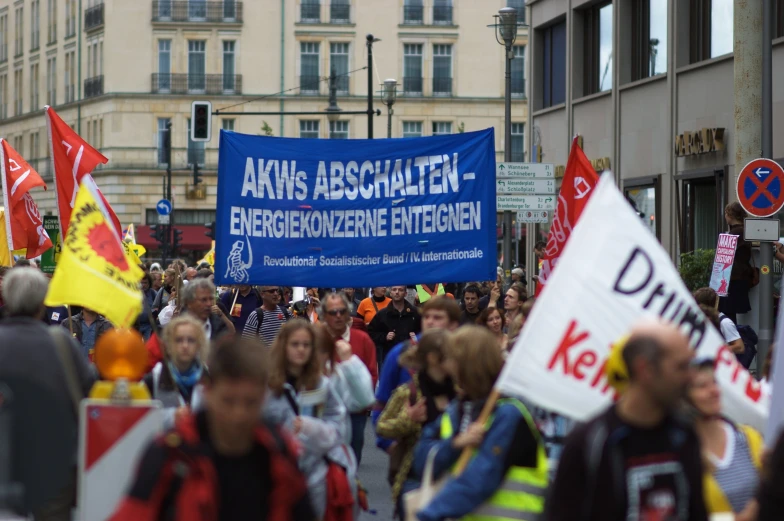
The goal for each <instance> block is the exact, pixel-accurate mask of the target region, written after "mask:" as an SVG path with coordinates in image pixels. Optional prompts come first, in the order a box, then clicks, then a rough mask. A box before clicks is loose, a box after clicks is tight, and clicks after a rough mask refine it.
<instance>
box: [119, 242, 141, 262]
mask: <svg viewBox="0 0 784 521" xmlns="http://www.w3.org/2000/svg"><path fill="white" fill-rule="evenodd" d="M121 244H122V247H123V251H124V252H125V256H126V257H127V258H128V260H129V261H130V262H132V263H133V265H134V266H138V265H139V264H141V263H142V260H141V259H140V258H139V256H138V255H137V254H136V251H135V250H134V249H133V244H131V243H130V242H129V241H122V243H121Z"/></svg>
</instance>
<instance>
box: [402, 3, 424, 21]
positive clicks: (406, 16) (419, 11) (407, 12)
mask: <svg viewBox="0 0 784 521" xmlns="http://www.w3.org/2000/svg"><path fill="white" fill-rule="evenodd" d="M403 23H404V24H406V25H422V24H423V23H425V8H424V7H423V6H421V5H407V6H404V7H403Z"/></svg>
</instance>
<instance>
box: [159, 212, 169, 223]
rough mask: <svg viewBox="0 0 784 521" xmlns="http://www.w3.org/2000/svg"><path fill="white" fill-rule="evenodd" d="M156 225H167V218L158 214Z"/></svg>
mask: <svg viewBox="0 0 784 521" xmlns="http://www.w3.org/2000/svg"><path fill="white" fill-rule="evenodd" d="M158 224H169V216H168V215H161V214H158Z"/></svg>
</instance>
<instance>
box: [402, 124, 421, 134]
mask: <svg viewBox="0 0 784 521" xmlns="http://www.w3.org/2000/svg"><path fill="white" fill-rule="evenodd" d="M403 137H422V122H421V121H404V122H403Z"/></svg>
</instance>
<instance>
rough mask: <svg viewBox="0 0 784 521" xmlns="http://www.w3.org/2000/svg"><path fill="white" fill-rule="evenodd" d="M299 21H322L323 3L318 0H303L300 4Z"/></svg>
mask: <svg viewBox="0 0 784 521" xmlns="http://www.w3.org/2000/svg"><path fill="white" fill-rule="evenodd" d="M299 8H300V11H299V21H300V22H302V23H311V24H312V23H315V24H317V23H319V22H321V4H320V3H319V2H318V0H316V1H313V0H303V2H302V4H300V6H299Z"/></svg>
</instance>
